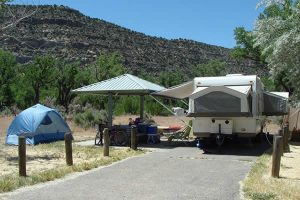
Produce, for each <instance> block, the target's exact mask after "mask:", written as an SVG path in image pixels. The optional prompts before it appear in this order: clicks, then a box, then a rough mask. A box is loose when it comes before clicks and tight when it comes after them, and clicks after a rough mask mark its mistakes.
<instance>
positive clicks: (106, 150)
mask: <svg viewBox="0 0 300 200" xmlns="http://www.w3.org/2000/svg"><path fill="white" fill-rule="evenodd" d="M103 138H104V144H103V155H104V156H109V145H110V139H109V134H108V128H105V129H104V131H103Z"/></svg>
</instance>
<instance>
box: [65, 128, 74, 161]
mask: <svg viewBox="0 0 300 200" xmlns="http://www.w3.org/2000/svg"><path fill="white" fill-rule="evenodd" d="M65 148H66V163H67V165H68V166H72V165H73V153H72V134H71V133H66V134H65Z"/></svg>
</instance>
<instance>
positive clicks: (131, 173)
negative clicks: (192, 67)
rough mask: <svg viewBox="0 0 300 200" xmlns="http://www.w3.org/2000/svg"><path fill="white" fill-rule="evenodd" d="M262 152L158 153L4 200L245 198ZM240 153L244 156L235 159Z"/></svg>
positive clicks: (185, 150) (179, 149) (250, 149)
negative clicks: (243, 190) (243, 188)
mask: <svg viewBox="0 0 300 200" xmlns="http://www.w3.org/2000/svg"><path fill="white" fill-rule="evenodd" d="M257 151H259V148H256V147H254V146H252V147H243V149H242V151H240V150H239V149H235V150H234V151H232V152H231V151H228V152H224V153H223V154H222V155H218V154H203V152H202V151H201V150H199V149H197V148H195V147H176V148H171V149H157V150H156V151H154V152H152V153H148V154H146V155H142V156H138V157H133V158H130V159H127V160H125V161H122V162H118V163H116V164H113V165H111V166H108V167H104V168H100V169H96V170H92V171H90V172H87V173H81V174H80V173H79V175H78V174H77V175H72V176H71V177H68V178H66V179H63V180H58V181H52V182H50V183H46V184H40V185H38V186H33V187H28V188H25V189H20V190H17V191H15V192H13V193H10V194H4V196H3V195H0V199H31V200H34V199H36V200H39V199H43V200H47V199H51V200H52V199H56V200H58V199H72V200H81V199H116V200H117V199H118V200H119V199H137V200H140V199H153V200H157V199H170V200H171V199H172V200H175V199H180V200H181V199H223V200H226V199H228V200H233V199H240V191H239V190H240V185H239V182H240V181H241V180H243V179H244V177H245V175H246V173H247V172H248V171H249V169H250V167H251V165H252V164H253V161H255V159H256V156H257V155H258V154H260V153H261V152H257ZM235 152H238V155H236V154H235Z"/></svg>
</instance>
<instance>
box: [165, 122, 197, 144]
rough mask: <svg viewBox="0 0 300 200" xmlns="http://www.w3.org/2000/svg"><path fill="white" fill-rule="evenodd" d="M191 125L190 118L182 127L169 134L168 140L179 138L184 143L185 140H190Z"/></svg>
mask: <svg viewBox="0 0 300 200" xmlns="http://www.w3.org/2000/svg"><path fill="white" fill-rule="evenodd" d="M192 125H193V124H192V120H190V121H189V123H188V125H186V126H184V128H183V129H181V130H179V131H176V132H174V133H171V134H169V136H168V142H169V143H171V142H172V141H173V140H177V141H179V140H181V141H182V142H184V144H185V145H186V141H188V142H189V141H190V132H191V129H192Z"/></svg>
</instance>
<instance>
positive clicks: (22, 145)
mask: <svg viewBox="0 0 300 200" xmlns="http://www.w3.org/2000/svg"><path fill="white" fill-rule="evenodd" d="M18 151H19V176H26V138H25V136H19V147H18Z"/></svg>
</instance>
